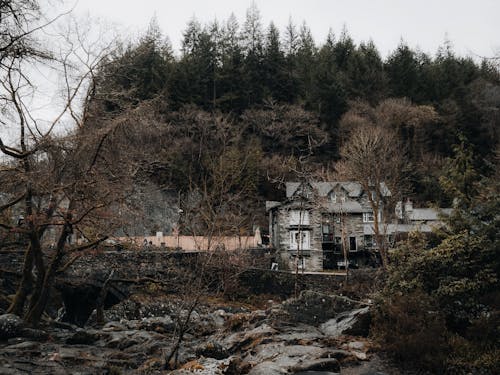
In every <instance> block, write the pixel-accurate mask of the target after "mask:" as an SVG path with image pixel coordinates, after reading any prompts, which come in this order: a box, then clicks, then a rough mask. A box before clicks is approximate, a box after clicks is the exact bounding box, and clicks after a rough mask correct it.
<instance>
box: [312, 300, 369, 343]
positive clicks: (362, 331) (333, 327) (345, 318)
mask: <svg viewBox="0 0 500 375" xmlns="http://www.w3.org/2000/svg"><path fill="white" fill-rule="evenodd" d="M319 329H320V331H321V332H323V333H324V334H325V335H326V336H330V337H338V336H340V335H353V336H367V335H368V331H369V329H370V309H369V307H368V306H366V307H363V308H360V309H356V310H351V311H345V312H343V313H341V314H338V315H337V316H336V317H335V318H333V319H330V320H328V321H327V322H325V323H323V324H321V325H320V327H319Z"/></svg>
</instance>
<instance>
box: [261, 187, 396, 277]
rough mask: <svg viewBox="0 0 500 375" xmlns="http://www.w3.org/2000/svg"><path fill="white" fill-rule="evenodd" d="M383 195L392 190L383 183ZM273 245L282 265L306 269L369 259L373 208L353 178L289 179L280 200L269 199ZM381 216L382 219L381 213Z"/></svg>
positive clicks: (310, 269) (322, 268)
mask: <svg viewBox="0 0 500 375" xmlns="http://www.w3.org/2000/svg"><path fill="white" fill-rule="evenodd" d="M381 190H382V192H383V194H384V196H385V197H388V196H389V195H390V192H389V191H388V189H387V188H386V187H385V186H383V187H382V189H381ZM266 208H267V211H268V213H269V233H270V236H271V241H270V242H271V246H273V247H274V248H275V249H277V250H278V252H279V254H280V257H279V263H280V267H281V268H283V269H294V268H295V267H296V264H297V263H298V265H299V268H300V269H304V270H305V271H321V270H324V269H337V268H341V267H345V260H344V248H345V249H346V252H347V254H348V256H347V258H348V259H349V263H350V265H352V266H355V265H358V264H359V265H361V264H366V263H368V262H370V261H371V260H370V256H369V253H370V254H371V253H372V251H371V250H373V249H374V248H375V242H374V240H373V210H372V208H371V206H370V203H369V199H368V195H367V192H365V191H363V189H362V188H361V185H360V184H358V183H355V182H320V183H303V184H300V183H287V197H286V200H285V201H284V202H267V207H266ZM379 218H380V219H382V218H381V217H380V216H379Z"/></svg>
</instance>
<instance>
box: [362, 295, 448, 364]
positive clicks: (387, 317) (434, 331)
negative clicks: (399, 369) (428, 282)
mask: <svg viewBox="0 0 500 375" xmlns="http://www.w3.org/2000/svg"><path fill="white" fill-rule="evenodd" d="M374 310H375V311H374V314H373V321H372V328H371V334H372V336H373V337H374V338H375V340H376V342H377V343H378V344H379V345H380V346H381V347H382V348H383V349H384V350H385V351H387V352H388V353H389V354H390V355H392V356H393V357H394V358H395V359H396V360H398V361H400V362H402V363H403V364H406V365H409V366H411V367H420V368H424V369H427V370H433V371H438V372H441V371H442V370H443V369H444V366H445V362H446V358H447V354H448V353H449V346H448V342H447V335H448V332H447V329H446V325H445V319H444V317H443V316H442V314H441V313H440V312H439V311H438V310H437V308H436V304H435V302H434V301H433V299H432V298H431V297H429V296H428V295H427V294H425V293H424V292H422V291H421V290H416V291H414V292H411V293H410V294H406V295H395V296H393V297H392V298H390V299H389V300H384V301H383V300H379V301H378V303H377V304H376V308H375V309H374Z"/></svg>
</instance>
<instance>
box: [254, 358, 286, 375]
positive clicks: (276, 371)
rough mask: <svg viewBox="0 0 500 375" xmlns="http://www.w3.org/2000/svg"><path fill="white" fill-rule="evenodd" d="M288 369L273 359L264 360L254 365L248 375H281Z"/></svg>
mask: <svg viewBox="0 0 500 375" xmlns="http://www.w3.org/2000/svg"><path fill="white" fill-rule="evenodd" d="M286 373H287V371H286V370H285V369H283V368H282V367H281V366H279V365H278V364H276V363H274V362H272V361H264V362H261V363H259V364H258V365H256V366H254V367H252V369H251V370H250V371H249V372H248V375H281V374H286Z"/></svg>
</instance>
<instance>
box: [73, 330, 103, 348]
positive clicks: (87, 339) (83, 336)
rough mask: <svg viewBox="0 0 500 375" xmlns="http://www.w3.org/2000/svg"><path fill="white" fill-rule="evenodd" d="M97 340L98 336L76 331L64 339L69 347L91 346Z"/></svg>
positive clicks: (92, 333)
mask: <svg viewBox="0 0 500 375" xmlns="http://www.w3.org/2000/svg"><path fill="white" fill-rule="evenodd" d="M97 340H99V335H98V334H97V333H96V332H91V331H85V330H81V331H77V332H75V333H74V334H73V335H72V336H71V337H68V338H67V339H66V344H70V345H92V344H93V343H94V342H96V341H97Z"/></svg>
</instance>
